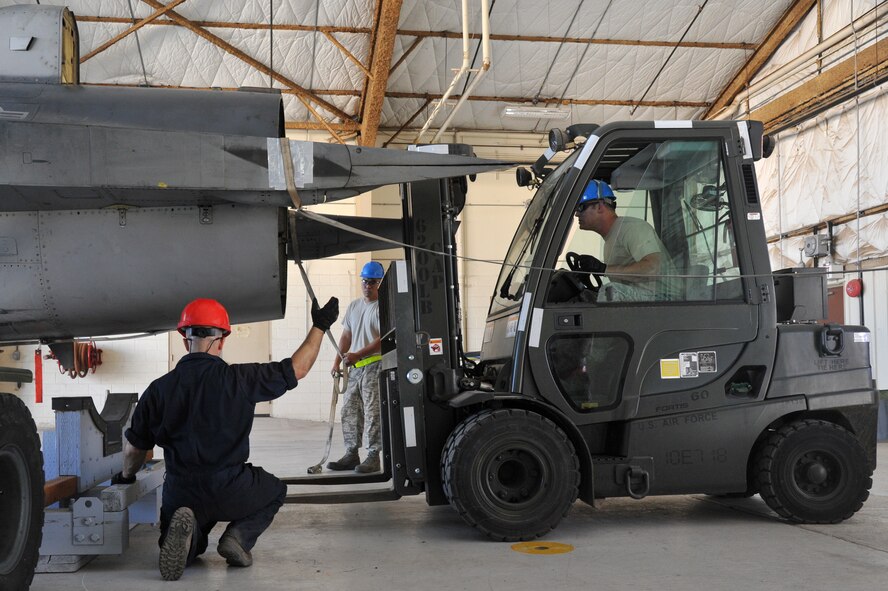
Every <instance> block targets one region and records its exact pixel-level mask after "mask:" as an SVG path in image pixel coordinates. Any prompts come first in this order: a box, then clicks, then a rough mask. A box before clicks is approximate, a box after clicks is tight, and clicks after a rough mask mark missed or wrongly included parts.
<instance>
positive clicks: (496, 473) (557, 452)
mask: <svg viewBox="0 0 888 591" xmlns="http://www.w3.org/2000/svg"><path fill="white" fill-rule="evenodd" d="M441 478H442V481H443V484H444V493H445V494H446V495H447V499H448V500H449V501H450V504H451V505H453V507H454V508H455V509H456V510H457V511H458V512H459V514H460V516H461V517H462V518H463V519H464V520H465V521H466V522H467V523H468V524H469V525H471V526H473V527H475V528H477V529H479V530H480V531H482V532H484V534H486V535H487V536H489V537H491V538H493V539H495V540H498V541H502V542H515V541H518V540H532V539H534V538H538V537H540V536H542V535H544V534H546V533H547V532H549V531H551V530H552V529H554V528H555V526H556V525H558V522H560V521H561V518H562V517H564V516H565V515H566V514H567V512H568V511H569V510H570V507H571V505H572V504H573V502H574V501H575V500H576V498H577V494H578V490H579V482H580V471H579V461H578V460H577V454H576V452H575V451H574V447H573V444H572V443H571V442H570V440H568V438H567V435H566V434H565V433H564V431H562V430H561V429H560V428H558V426H557V425H555V423H553V422H552V421H550V420H549V419H546V418H544V417H542V416H540V415H538V414H536V413H533V412H528V411H524V410H516V409H503V410H496V411H490V410H487V411H483V412H480V413H478V414H476V415H474V416H472V417H470V418H468V419H466V420H465V421H463V422H462V423H460V424H459V425H457V427H456V429H454V431H453V433H451V434H450V437H449V438H448V439H447V443H446V444H445V446H444V453H443V455H442V458H441Z"/></svg>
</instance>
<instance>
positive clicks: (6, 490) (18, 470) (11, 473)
mask: <svg viewBox="0 0 888 591" xmlns="http://www.w3.org/2000/svg"><path fill="white" fill-rule="evenodd" d="M42 531H43V455H42V454H41V453H40V440H39V439H38V437H37V427H36V426H35V425H34V420H33V419H32V418H31V413H30V412H28V407H26V406H25V403H24V402H22V401H21V400H19V399H18V398H17V397H15V396H12V395H10V394H2V393H0V589H4V590H5V589H27V588H28V587H29V586H30V585H31V580H32V579H33V578H34V569H35V568H36V566H37V558H38V553H39V551H40V540H41V537H42Z"/></svg>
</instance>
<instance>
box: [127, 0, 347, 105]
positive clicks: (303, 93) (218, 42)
mask: <svg viewBox="0 0 888 591" xmlns="http://www.w3.org/2000/svg"><path fill="white" fill-rule="evenodd" d="M142 2H144V3H145V4H148V5H149V6H151V7H153V8H157V9H159V8H165V6H164V5H163V4H161V3H160V2H157V1H156V0H142ZM167 17H169V18H170V19H172V20H174V21H176V23H178V24H179V25H181V26H183V27H185V28H186V29H188V30H189V31H191V32H193V33H195V34H196V35H198V36H199V37H202V38H203V39H205V40H207V41H209V42H210V43H212V44H213V45H215V46H216V47H218V48H220V49H222V50H224V51H226V52H228V53H230V54H231V55H233V56H234V57H236V58H238V59H240V60H241V61H244V62H246V63H247V64H249V65H251V66H253V67H254V68H256V69H257V70H259V71H260V72H262V73H263V74H265V75H266V76H271V77H272V78H274V79H275V80H277V81H278V82H280V83H281V84H284V85H285V86H288V87H289V88H291V89H292V90H294V91H296V94H297V95H299V96H300V97H301V98H302V99H304V100H310V101H312V102H313V103H315V104H317V105H319V106H320V107H322V108H323V109H324V110H326V111H328V112H330V113H331V114H333V115H335V116H336V117H339V118H340V119H343V120H347V119H351V116H350V115H349V114H348V113H346V112H345V111H342V110H341V109H339V108H338V107H337V106H336V105H334V104H332V103H329V102H327V101H325V100H324V99H322V98H320V97H319V96H316V95H315V94H313V93H311V92H309V91H308V90H306V89H305V88H303V87H301V86H299V85H298V84H296V83H295V82H293V81H292V80H290V79H289V78H287V77H286V76H283V75H282V74H280V73H279V72H277V71H275V70H272V69H271V68H269V67H268V66H266V65H265V64H263V63H262V62H260V61H258V60H256V59H254V58H252V57H250V56H249V55H247V54H246V53H244V52H243V51H241V50H240V49H238V48H237V47H234V46H233V45H231V44H230V43H228V42H226V41H224V40H222V39H220V38H219V37H217V36H216V35H213V34H212V33H210V32H209V31H207V30H206V29H204V28H203V27H199V26H197V25H196V24H194V23H193V22H191V21H190V20H189V19H187V18H185V17H184V16H182V15H180V14H179V13H177V12H176V11H175V10H170V11H169V12H167ZM154 22H159V21H154ZM275 28H276V27H275Z"/></svg>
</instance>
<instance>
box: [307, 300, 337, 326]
mask: <svg viewBox="0 0 888 591" xmlns="http://www.w3.org/2000/svg"><path fill="white" fill-rule="evenodd" d="M337 318H339V300H338V299H336V298H330V299H329V300H327V303H326V304H324V307H323V308H320V307H318V300H317V299H312V300H311V323H312V325H313V326H314V327H315V328H320V329H321V330H322V331H324V332H327V331H328V330H330V327H331V326H333V323H334V322H336V319H337Z"/></svg>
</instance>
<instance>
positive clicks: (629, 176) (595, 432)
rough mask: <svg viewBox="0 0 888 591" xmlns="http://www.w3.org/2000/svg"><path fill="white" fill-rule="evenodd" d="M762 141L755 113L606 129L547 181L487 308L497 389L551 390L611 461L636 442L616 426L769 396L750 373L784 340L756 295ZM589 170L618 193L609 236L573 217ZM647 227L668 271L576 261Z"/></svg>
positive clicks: (762, 280)
mask: <svg viewBox="0 0 888 591" xmlns="http://www.w3.org/2000/svg"><path fill="white" fill-rule="evenodd" d="M761 140H762V133H761V127H760V126H758V127H756V124H754V123H747V122H739V123H738V122H730V123H728V122H725V123H720V122H713V123H702V122H693V124H691V123H690V122H681V123H676V124H673V125H670V124H669V123H668V122H667V123H637V124H629V125H627V124H621V125H620V127H619V128H615V127H613V126H603V127H601V128H599V129H598V130H597V131H596V135H595V136H592V137H590V139H589V140H588V141H587V142H586V143H585V144H584V145H583V146H582V147H581V148H578V149H576V150H575V151H574V152H573V153H571V154H570V155H569V156H568V157H567V159H566V160H565V161H564V163H563V164H562V165H561V166H559V167H558V168H557V169H556V170H555V171H553V172H552V173H550V174H549V175H548V176H546V178H545V179H544V181H543V182H542V184H541V186H540V188H539V190H538V192H537V194H536V196H535V197H534V199H533V200H532V202H531V203H530V205H529V207H528V210H527V212H526V214H525V216H524V219H523V220H522V222H521V225H520V227H519V229H518V232H517V233H516V237H515V239H514V241H513V243H512V245H511V247H510V249H509V252H508V255H507V257H506V260H505V263H504V265H503V268H502V270H501V273H500V276H499V279H498V282H497V288H496V292H495V295H494V297H493V300H492V303H491V308H490V314H489V317H488V326H487V330H486V333H485V343H484V346H483V348H482V364H486V365H485V367H486V369H487V370H488V374H490V375H494V374H495V375H497V378H496V382H497V386H496V387H497V389H498V390H500V389H503V390H506V391H510V392H521V393H522V394H523V395H524V396H530V397H532V398H537V399H543V400H545V401H546V402H548V403H549V404H551V405H553V406H554V407H555V408H556V409H557V410H558V411H559V412H560V413H563V415H564V416H566V417H568V418H569V419H570V420H571V421H572V422H573V423H575V424H577V425H578V426H579V427H580V428H581V430H583V426H586V427H587V429H585V430H586V437H585V438H586V439H587V441H589V443H590V451H591V452H592V453H593V454H596V453H600V454H607V455H614V456H627V455H631V451H632V450H631V449H629V448H630V447H631V443H630V439H629V437H628V435H626V434H625V433H623V432H622V431H617V430H619V429H622V428H623V426H622V423H620V422H619V421H626V420H631V419H633V418H634V417H636V416H639V415H642V416H644V415H649V414H657V413H659V412H663V411H665V410H666V409H670V410H673V411H674V410H676V409H677V408H676V407H675V405H677V404H681V405H683V406H681V407H678V408H688V407H693V406H694V405H695V404H699V405H700V407H701V408H704V407H705V406H708V405H711V404H712V402H714V400H708V403H707V402H705V401H706V400H707V399H710V398H712V399H716V398H717V399H719V400H722V399H723V398H727V399H731V398H737V399H742V400H745V401H750V400H751V399H758V398H760V397H761V396H763V393H762V392H761V391H760V389H758V388H757V387H755V384H758V385H759V386H760V385H761V384H762V383H763V381H764V379H765V378H766V376H765V373H766V371H767V370H766V369H765V368H768V367H770V366H771V365H772V361H773V356H774V351H775V344H776V343H775V341H776V339H774V338H773V334H772V333H773V332H774V323H775V320H774V318H773V317H772V316H773V312H772V311H771V308H772V307H771V306H761V305H760V304H761V302H762V298H763V297H765V298H766V297H768V294H769V293H770V292H771V291H772V290H773V287H772V280H771V278H770V277H769V276H768V273H769V272H770V264H769V261H768V257H767V251H766V246H765V245H766V240H765V236H764V228H763V225H762V222H761V213H760V206H759V199H758V195H757V192H756V185H755V179H754V176H752V175H754V172H753V170H752V162H753V161H754V159H756V158H757V157H758V156H760V153H761V152H760V150H758V151H754V150H753V148H752V147H751V146H752V144H753V143H754V142H758V144H759V145H760V144H761ZM593 180H598V181H605V182H606V183H608V184H609V185H610V187H611V188H612V189H613V191H614V195H615V197H616V210H615V211H616V215H617V219H618V220H620V221H619V222H618V223H617V224H615V225H614V226H613V228H612V229H611V232H609V233H608V236H607V238H605V237H603V236H601V235H599V234H598V233H596V232H594V231H591V230H583V229H580V228H579V227H578V221H577V216H576V213H575V212H576V210H577V205H578V203H579V201H580V198H581V196H582V194H583V191H584V189H585V188H586V186H587V184H588V183H590V182H591V181H593ZM602 207H605V206H602ZM639 224H643V225H644V227H639ZM621 233H622V235H621ZM639 233H641V234H648V235H650V236H649V238H648V243H649V244H651V243H653V244H656V248H657V250H658V251H659V252H658V253H657V256H658V257H659V260H660V270H659V272H657V273H654V274H652V275H650V276H648V277H639V276H622V277H617V276H614V277H609V276H608V275H607V272H606V271H605V273H603V274H600V275H599V276H597V277H590V275H589V274H588V273H585V272H583V271H582V270H581V269H580V268H579V267H578V265H577V263H576V261H577V260H578V256H579V255H592V256H594V257H596V258H598V259H600V260H603V261H604V262H605V263H610V262H611V259H610V258H609V257H613V256H614V250H615V249H622V250H623V254H624V256H626V255H627V254H628V253H631V252H632V250H633V246H632V244H631V241H632V237H633V236H637V235H639ZM653 237H655V239H654V238H653ZM615 245H616V246H615ZM649 250H650V249H649ZM621 264H624V263H621ZM757 274H761V276H757ZM763 327H767V328H763ZM757 340H758V341H762V342H763V343H764V346H758V347H749V346H748V345H749V343H751V342H753V341H757ZM491 370H493V371H491ZM741 383H742V384H743V386H742V387H741V386H740V384H741ZM750 383H752V384H753V387H749V386H748V385H749V384H750ZM689 390H690V391H692V392H693V393H696V396H690V397H688V396H687V393H688V391H689ZM679 399H680V400H681V401H680V402H679ZM658 409H659V410H658ZM615 421H616V422H615ZM596 426H599V427H600V429H596ZM596 442H598V443H597V444H596ZM741 472H742V471H741Z"/></svg>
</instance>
